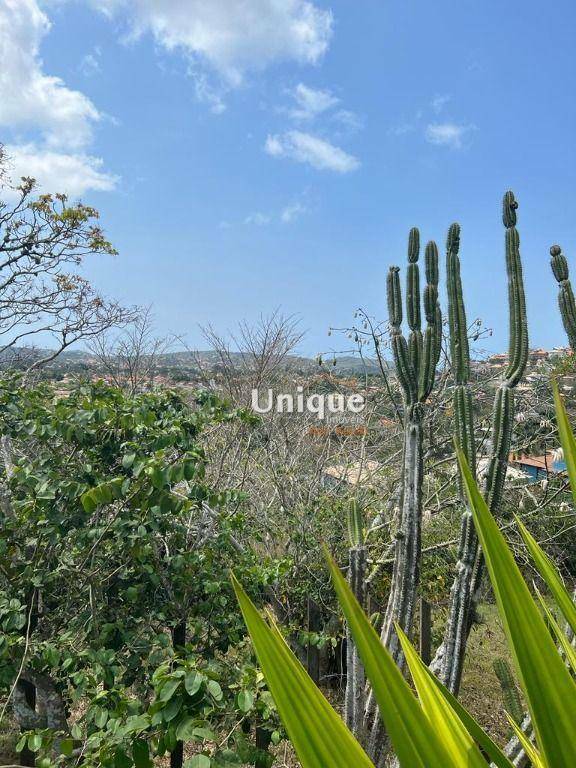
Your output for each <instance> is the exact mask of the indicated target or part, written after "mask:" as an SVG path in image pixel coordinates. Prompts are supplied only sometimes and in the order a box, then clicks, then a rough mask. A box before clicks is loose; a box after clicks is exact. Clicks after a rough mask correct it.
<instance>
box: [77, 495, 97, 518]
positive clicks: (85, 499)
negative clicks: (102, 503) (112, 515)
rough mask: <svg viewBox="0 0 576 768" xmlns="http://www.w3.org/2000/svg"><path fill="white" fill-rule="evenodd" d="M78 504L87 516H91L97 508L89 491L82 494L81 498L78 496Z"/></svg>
mask: <svg viewBox="0 0 576 768" xmlns="http://www.w3.org/2000/svg"><path fill="white" fill-rule="evenodd" d="M80 503H81V504H82V506H83V508H84V511H85V512H86V513H87V514H88V515H91V514H92V512H94V510H95V509H96V507H97V506H98V504H97V503H96V500H95V499H94V496H93V495H92V491H91V490H90V491H87V492H86V493H83V494H82V496H80Z"/></svg>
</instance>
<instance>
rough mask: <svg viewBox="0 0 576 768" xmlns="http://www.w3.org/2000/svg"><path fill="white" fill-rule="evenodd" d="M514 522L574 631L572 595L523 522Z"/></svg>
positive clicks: (537, 568) (539, 571)
mask: <svg viewBox="0 0 576 768" xmlns="http://www.w3.org/2000/svg"><path fill="white" fill-rule="evenodd" d="M516 523H517V525H518V528H519V530H520V533H521V534H522V538H523V539H524V543H525V544H526V548H527V549H528V551H529V552H530V555H531V556H532V560H534V564H535V566H536V570H537V571H538V573H539V574H540V576H542V578H543V579H544V581H545V582H546V584H547V585H548V589H549V590H550V592H551V593H552V595H553V596H554V600H555V601H556V604H557V605H558V607H559V608H560V610H561V611H562V613H563V614H564V618H565V619H566V621H567V622H568V624H569V625H570V627H571V628H572V631H573V632H575V633H576V605H574V601H573V600H572V596H571V595H570V593H569V592H568V590H567V589H566V587H565V586H564V584H563V582H562V579H561V578H560V575H559V573H558V571H557V570H556V568H555V566H554V565H553V563H552V561H551V560H550V558H549V557H548V555H547V554H546V553H545V552H544V550H543V549H542V547H541V546H540V544H538V542H537V541H536V539H535V538H534V537H533V536H532V534H531V533H530V531H529V530H528V529H527V528H526V526H525V525H524V523H523V522H522V521H521V520H519V519H518V518H516Z"/></svg>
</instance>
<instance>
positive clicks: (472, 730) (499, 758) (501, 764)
mask: <svg viewBox="0 0 576 768" xmlns="http://www.w3.org/2000/svg"><path fill="white" fill-rule="evenodd" d="M420 663H421V664H422V669H423V670H424V671H425V672H426V674H427V675H428V677H429V678H430V682H432V683H433V684H434V685H435V686H436V687H437V688H438V690H439V691H440V692H441V693H442V695H443V696H444V697H445V698H446V700H447V701H448V703H449V704H450V706H451V707H452V709H453V710H454V712H456V714H457V715H458V717H459V718H460V720H461V721H462V722H463V723H464V725H465V726H466V728H467V730H468V733H469V734H470V735H471V736H472V738H473V739H474V741H475V742H476V743H477V744H479V745H480V747H482V749H483V750H484V752H486V754H487V755H488V757H489V758H490V759H491V760H492V762H493V763H494V764H495V765H497V766H498V768H514V766H513V765H512V763H511V762H510V760H508V758H507V757H506V755H505V754H504V753H503V752H502V750H501V749H500V747H498V745H497V744H496V743H495V742H494V741H492V739H491V738H490V736H489V735H488V734H487V733H486V731H484V730H483V728H482V726H481V725H479V723H477V722H476V720H475V719H474V718H473V717H472V715H471V714H470V713H469V712H468V711H467V710H466V709H464V707H463V706H462V704H460V702H459V701H458V699H457V698H456V697H455V696H454V695H453V694H452V693H451V692H450V691H449V690H448V688H446V686H444V685H443V684H442V683H441V682H440V680H438V678H437V677H436V676H435V675H434V673H433V672H431V671H430V669H428V667H427V666H426V665H425V664H424V663H423V662H422V661H421V660H420Z"/></svg>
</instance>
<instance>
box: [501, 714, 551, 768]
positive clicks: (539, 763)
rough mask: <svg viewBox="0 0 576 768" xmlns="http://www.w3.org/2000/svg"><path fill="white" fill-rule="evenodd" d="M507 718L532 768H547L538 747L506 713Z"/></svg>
mask: <svg viewBox="0 0 576 768" xmlns="http://www.w3.org/2000/svg"><path fill="white" fill-rule="evenodd" d="M506 717H507V718H508V722H509V723H510V725H511V726H512V729H513V731H514V733H515V734H516V737H517V738H518V741H519V742H520V744H522V746H523V747H524V751H525V752H526V754H527V755H528V759H529V760H530V764H531V766H532V768H546V764H545V763H544V762H543V760H542V758H541V756H540V755H539V754H538V752H537V750H536V747H535V746H534V744H532V742H531V741H530V739H529V738H528V736H527V735H526V734H525V733H524V731H523V730H522V728H520V727H519V725H518V723H517V722H516V721H515V720H514V718H513V717H510V715H509V714H508V713H506Z"/></svg>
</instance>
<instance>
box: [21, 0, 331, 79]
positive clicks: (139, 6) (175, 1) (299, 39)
mask: <svg viewBox="0 0 576 768" xmlns="http://www.w3.org/2000/svg"><path fill="white" fill-rule="evenodd" d="M15 1H16V0H15ZM90 2H91V4H92V5H93V6H95V7H96V8H98V9H100V10H102V11H104V12H105V13H107V14H108V15H110V16H114V17H116V18H118V17H120V18H122V19H123V20H124V21H125V23H126V24H127V26H128V28H129V30H130V35H131V36H132V37H133V38H138V37H141V36H142V35H145V34H151V35H153V37H154V39H155V40H156V41H157V42H158V43H159V44H160V45H162V46H163V47H164V48H166V49H167V50H169V51H175V50H179V51H181V52H183V53H185V54H187V55H189V56H191V57H193V58H194V59H195V60H200V61H201V62H202V63H208V64H209V65H210V66H211V67H212V68H214V69H215V70H216V71H217V72H218V73H219V74H220V75H221V76H223V77H224V78H225V80H226V81H227V82H228V83H229V84H231V85H238V84H239V83H240V82H241V81H242V79H243V77H244V75H245V73H246V72H247V71H250V70H259V69H264V68H265V67H266V66H268V65H269V64H271V63H273V62H276V61H281V60H291V61H296V62H300V63H315V62H317V61H318V60H319V59H320V58H321V57H322V55H323V54H324V53H325V52H326V50H327V48H328V45H329V42H330V39H331V36H332V14H331V12H330V11H327V10H323V9H321V8H318V7H317V6H316V5H314V3H313V2H311V0H243V1H242V2H238V0H90Z"/></svg>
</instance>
